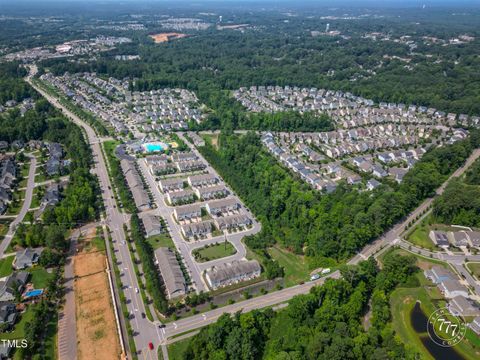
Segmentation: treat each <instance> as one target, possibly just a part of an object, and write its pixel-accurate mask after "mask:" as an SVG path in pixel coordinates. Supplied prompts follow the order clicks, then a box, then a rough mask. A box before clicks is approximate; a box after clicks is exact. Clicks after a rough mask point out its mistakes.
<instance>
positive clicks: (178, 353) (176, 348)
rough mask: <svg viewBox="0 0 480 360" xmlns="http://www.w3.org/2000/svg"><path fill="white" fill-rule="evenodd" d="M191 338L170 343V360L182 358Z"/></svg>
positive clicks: (180, 359)
mask: <svg viewBox="0 0 480 360" xmlns="http://www.w3.org/2000/svg"><path fill="white" fill-rule="evenodd" d="M189 342H190V339H188V338H187V339H185V340H180V341H177V342H175V343H173V344H170V345H168V347H167V349H168V358H169V359H170V360H182V359H183V353H184V352H185V350H186V349H187V346H188V343H189Z"/></svg>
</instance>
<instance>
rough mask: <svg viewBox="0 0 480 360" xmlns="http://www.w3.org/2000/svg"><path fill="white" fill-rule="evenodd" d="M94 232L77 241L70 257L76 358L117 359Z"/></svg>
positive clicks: (102, 257)
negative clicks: (71, 258) (72, 264)
mask: <svg viewBox="0 0 480 360" xmlns="http://www.w3.org/2000/svg"><path fill="white" fill-rule="evenodd" d="M95 238H96V236H95V229H92V232H91V233H89V234H88V235H87V236H86V237H85V238H84V239H83V240H82V241H81V242H80V241H79V246H78V248H79V252H78V253H77V254H76V255H75V258H74V262H75V264H74V267H75V276H76V281H75V307H76V316H77V341H78V353H77V356H78V359H85V360H87V359H115V358H117V359H118V358H120V344H119V341H118V338H117V331H116V324H115V317H114V314H113V305H112V303H111V298H110V289H109V286H108V279H107V274H106V272H105V268H106V256H105V252H104V251H103V249H101V250H100V251H99V250H98V249H97V247H96V246H92V244H95V243H97V240H95Z"/></svg>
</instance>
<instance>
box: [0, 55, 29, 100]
mask: <svg viewBox="0 0 480 360" xmlns="http://www.w3.org/2000/svg"><path fill="white" fill-rule="evenodd" d="M26 74H27V71H26V70H25V69H24V68H21V67H19V66H18V64H17V63H13V62H12V63H2V65H1V69H0V105H3V104H5V103H6V102H7V101H8V100H15V101H17V102H18V101H22V100H23V99H25V98H29V97H37V96H38V95H37V93H36V92H35V91H34V90H33V89H32V88H31V87H30V86H28V84H27V83H25V82H24V81H19V78H21V77H22V76H25V75H26Z"/></svg>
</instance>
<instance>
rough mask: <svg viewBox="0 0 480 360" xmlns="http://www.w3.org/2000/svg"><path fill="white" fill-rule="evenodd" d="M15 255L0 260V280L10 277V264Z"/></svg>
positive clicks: (11, 270)
mask: <svg viewBox="0 0 480 360" xmlns="http://www.w3.org/2000/svg"><path fill="white" fill-rule="evenodd" d="M13 259H15V255H12V256H9V257H6V258H3V259H1V260H0V278H2V277H5V276H8V275H10V274H11V273H12V272H13V269H12V262H13Z"/></svg>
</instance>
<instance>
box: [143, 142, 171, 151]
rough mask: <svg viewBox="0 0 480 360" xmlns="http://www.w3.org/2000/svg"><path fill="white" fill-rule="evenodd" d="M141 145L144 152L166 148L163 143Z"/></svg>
mask: <svg viewBox="0 0 480 360" xmlns="http://www.w3.org/2000/svg"><path fill="white" fill-rule="evenodd" d="M143 147H144V149H145V151H146V152H158V151H163V150H165V149H167V148H168V145H166V144H163V143H146V144H143Z"/></svg>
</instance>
